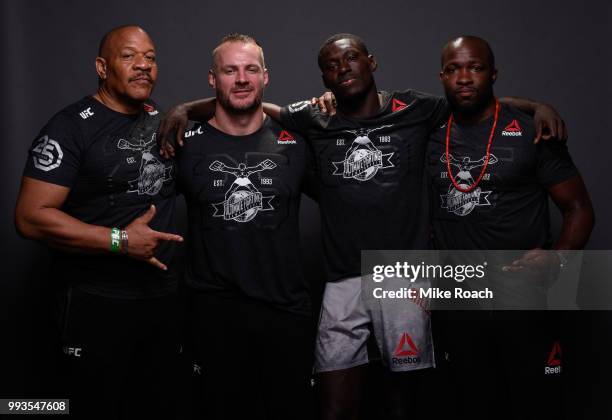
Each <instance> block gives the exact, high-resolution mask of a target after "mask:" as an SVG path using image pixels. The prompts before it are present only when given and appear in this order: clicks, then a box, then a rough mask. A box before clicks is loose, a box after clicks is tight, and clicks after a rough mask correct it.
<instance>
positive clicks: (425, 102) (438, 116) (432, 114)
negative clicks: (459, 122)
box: [412, 91, 450, 129]
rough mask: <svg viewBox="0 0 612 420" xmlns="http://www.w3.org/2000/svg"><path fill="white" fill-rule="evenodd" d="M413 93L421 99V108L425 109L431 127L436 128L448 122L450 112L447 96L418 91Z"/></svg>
mask: <svg viewBox="0 0 612 420" xmlns="http://www.w3.org/2000/svg"><path fill="white" fill-rule="evenodd" d="M412 94H413V95H414V96H415V97H416V99H417V100H418V101H419V105H420V109H422V110H423V111H422V112H423V113H424V114H425V118H426V119H427V121H428V123H429V127H430V129H435V128H437V127H439V126H441V125H442V124H444V122H446V120H447V119H448V116H449V113H450V109H449V106H448V101H447V100H446V98H444V97H442V96H435V95H430V94H429V93H424V92H418V91H414V92H412Z"/></svg>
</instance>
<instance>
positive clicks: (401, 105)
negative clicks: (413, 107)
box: [391, 98, 408, 112]
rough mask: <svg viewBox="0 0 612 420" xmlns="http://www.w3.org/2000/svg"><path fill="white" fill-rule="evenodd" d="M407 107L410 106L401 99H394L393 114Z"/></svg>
mask: <svg viewBox="0 0 612 420" xmlns="http://www.w3.org/2000/svg"><path fill="white" fill-rule="evenodd" d="M407 106H408V105H406V104H405V103H404V102H402V101H400V100H399V99H395V98H393V101H391V112H397V111H401V110H402V109H404V108H406V107H407Z"/></svg>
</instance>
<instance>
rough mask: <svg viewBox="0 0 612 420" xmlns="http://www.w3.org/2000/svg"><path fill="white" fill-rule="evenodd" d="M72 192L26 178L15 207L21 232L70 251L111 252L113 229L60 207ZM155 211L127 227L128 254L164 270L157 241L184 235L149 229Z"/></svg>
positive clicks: (65, 188)
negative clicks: (73, 214) (81, 219)
mask: <svg viewBox="0 0 612 420" xmlns="http://www.w3.org/2000/svg"><path fill="white" fill-rule="evenodd" d="M69 193H70V189H69V188H67V187H63V186H60V185H56V184H51V183H48V182H44V181H40V180H37V179H34V178H29V177H23V178H22V181H21V190H20V192H19V196H18V198H17V206H16V209H15V225H16V227H17V231H18V232H19V234H20V235H21V236H23V237H25V238H28V239H33V240H39V241H42V242H45V243H47V244H48V245H50V246H53V247H56V248H59V249H63V250H66V251H71V252H84V253H105V252H110V236H111V229H110V228H107V227H103V226H95V225H91V224H87V223H84V222H82V221H80V220H78V219H76V218H74V217H72V216H70V215H68V214H67V213H65V212H63V211H62V210H60V209H61V207H62V205H63V204H64V202H65V201H66V199H67V197H68V194H69ZM154 214H155V208H154V207H152V208H151V209H149V211H147V212H146V213H145V214H144V215H142V216H141V217H138V218H136V219H135V220H134V221H133V222H132V223H131V224H130V225H129V226H128V227H127V228H126V230H127V231H128V237H129V244H130V245H129V247H128V255H129V256H130V257H133V258H136V259H140V260H144V261H146V262H148V263H150V264H153V265H155V266H156V267H159V268H161V269H163V270H165V269H166V266H165V265H164V264H162V263H161V262H160V261H158V260H157V259H156V258H155V257H154V256H153V253H154V251H155V248H156V247H157V244H158V242H159V241H160V240H173V241H179V242H180V241H182V238H181V237H180V236H178V235H172V234H169V233H163V232H156V231H154V230H152V229H150V228H149V227H148V226H147V224H148V222H149V221H150V220H151V219H152V218H153V215H154Z"/></svg>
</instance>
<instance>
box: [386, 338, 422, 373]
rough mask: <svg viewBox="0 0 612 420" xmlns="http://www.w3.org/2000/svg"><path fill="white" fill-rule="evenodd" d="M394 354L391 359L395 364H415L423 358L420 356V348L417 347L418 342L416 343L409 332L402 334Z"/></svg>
mask: <svg viewBox="0 0 612 420" xmlns="http://www.w3.org/2000/svg"><path fill="white" fill-rule="evenodd" d="M393 356H394V357H393V358H392V359H391V361H392V362H393V364H394V365H406V364H413V363H419V362H420V361H421V358H420V357H418V356H419V349H418V348H417V346H416V344H414V341H413V340H412V337H410V334H408V333H407V332H405V333H404V334H402V337H401V338H400V341H399V343H398V344H397V347H396V348H395V351H394V352H393Z"/></svg>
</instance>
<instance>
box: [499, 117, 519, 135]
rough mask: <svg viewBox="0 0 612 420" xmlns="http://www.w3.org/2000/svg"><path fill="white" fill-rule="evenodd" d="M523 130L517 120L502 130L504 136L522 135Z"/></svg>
mask: <svg viewBox="0 0 612 420" xmlns="http://www.w3.org/2000/svg"><path fill="white" fill-rule="evenodd" d="M522 135H523V132H522V131H521V126H520V125H519V123H518V121H517V120H512V122H511V123H510V124H508V125H507V126H506V128H504V131H502V136H516V137H519V136H522Z"/></svg>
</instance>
